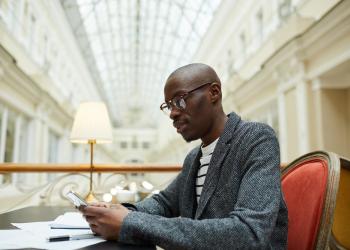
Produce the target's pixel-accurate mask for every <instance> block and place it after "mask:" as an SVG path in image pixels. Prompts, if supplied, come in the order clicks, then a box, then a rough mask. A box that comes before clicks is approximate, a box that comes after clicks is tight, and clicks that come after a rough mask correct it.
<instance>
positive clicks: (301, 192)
mask: <svg viewBox="0 0 350 250" xmlns="http://www.w3.org/2000/svg"><path fill="white" fill-rule="evenodd" d="M339 169H340V160H339V157H338V156H337V155H336V154H334V153H330V152H323V151H316V152H312V153H308V154H306V155H303V156H301V157H299V158H298V159H296V160H295V161H293V162H292V163H290V164H289V165H288V166H287V167H286V168H284V169H283V170H282V180H281V182H282V190H283V193H284V198H285V201H286V204H287V207H288V219H289V222H288V249H290V250H304V249H305V250H306V249H325V248H326V247H327V246H328V242H329V238H330V233H331V228H332V222H333V214H334V209H335V201H336V195H337V190H338V183H339Z"/></svg>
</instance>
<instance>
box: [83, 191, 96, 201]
mask: <svg viewBox="0 0 350 250" xmlns="http://www.w3.org/2000/svg"><path fill="white" fill-rule="evenodd" d="M85 201H86V202H87V203H91V202H97V201H98V200H97V199H96V197H95V195H94V193H93V192H92V190H91V191H90V192H89V193H88V195H87V196H86V197H85Z"/></svg>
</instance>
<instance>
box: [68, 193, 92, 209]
mask: <svg viewBox="0 0 350 250" xmlns="http://www.w3.org/2000/svg"><path fill="white" fill-rule="evenodd" d="M66 198H67V199H68V200H70V201H71V202H72V203H73V204H74V206H76V207H77V208H79V207H80V206H87V205H88V204H87V203H86V202H85V201H84V199H83V198H81V197H80V196H79V195H78V194H77V193H75V192H74V191H72V190H70V191H69V192H68V193H67V194H66Z"/></svg>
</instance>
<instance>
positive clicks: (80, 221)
mask: <svg viewBox="0 0 350 250" xmlns="http://www.w3.org/2000/svg"><path fill="white" fill-rule="evenodd" d="M50 226H51V227H55V228H80V229H89V228H90V227H89V223H87V221H86V220H85V218H84V217H83V215H82V214H81V213H79V212H67V213H64V214H63V215H60V216H58V217H57V218H56V219H55V220H54V221H53V222H52V224H51V225H50Z"/></svg>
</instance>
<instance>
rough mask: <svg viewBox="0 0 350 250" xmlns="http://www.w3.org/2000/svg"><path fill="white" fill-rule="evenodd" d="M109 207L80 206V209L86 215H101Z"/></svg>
mask: <svg viewBox="0 0 350 250" xmlns="http://www.w3.org/2000/svg"><path fill="white" fill-rule="evenodd" d="M107 209H108V208H105V207H94V206H86V207H84V208H81V209H80V208H79V210H80V211H81V212H82V213H83V214H84V216H92V217H95V216H100V215H102V214H103V213H105V212H106V210H107Z"/></svg>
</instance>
